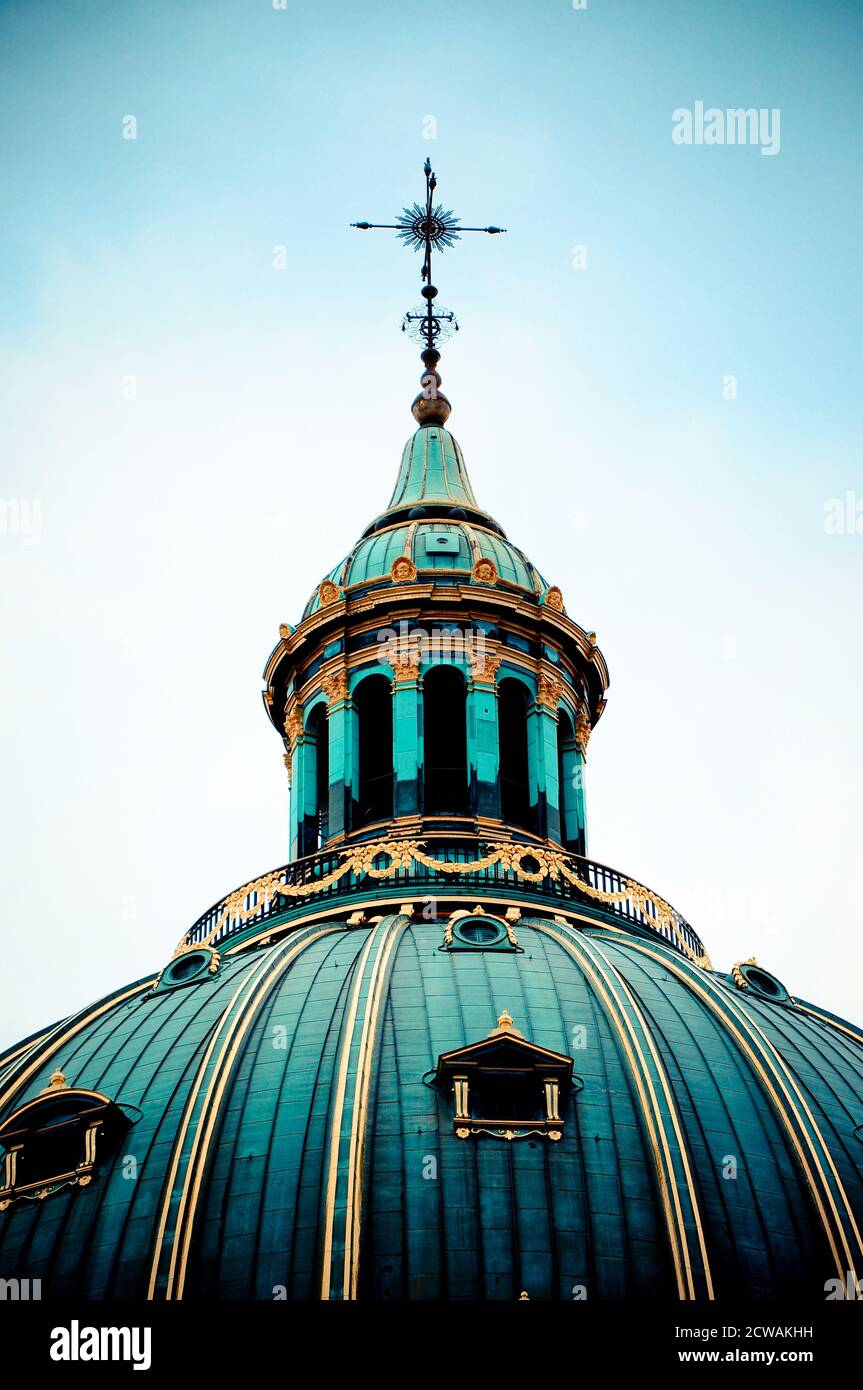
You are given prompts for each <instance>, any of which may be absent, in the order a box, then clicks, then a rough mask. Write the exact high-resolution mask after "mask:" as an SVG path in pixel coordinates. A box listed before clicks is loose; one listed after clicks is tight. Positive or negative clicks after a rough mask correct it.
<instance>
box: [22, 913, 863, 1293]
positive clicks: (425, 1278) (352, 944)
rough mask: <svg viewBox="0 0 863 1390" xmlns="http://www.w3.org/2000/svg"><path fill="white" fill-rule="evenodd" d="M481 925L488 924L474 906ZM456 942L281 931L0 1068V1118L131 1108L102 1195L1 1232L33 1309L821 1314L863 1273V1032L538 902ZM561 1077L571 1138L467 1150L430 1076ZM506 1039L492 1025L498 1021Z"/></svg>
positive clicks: (331, 929)
mask: <svg viewBox="0 0 863 1390" xmlns="http://www.w3.org/2000/svg"><path fill="white" fill-rule="evenodd" d="M492 910H493V905H491V904H490V905H489V911H492ZM514 936H515V938H516V941H517V948H516V947H513V949H509V950H500V949H488V950H483V949H481V948H478V949H476V950H464V949H462V950H448V949H446V939H445V938H446V921H445V919H442V920H425V919H422V918H421V917H420V916H419V914H407V913H401V912H393V911H391V912H388V913H385V914H384V915H382V916H380V917H378V918H373V919H372V920H370V921H368V922H365V923H362V924H359V925H355V926H348V925H347V919H346V917H342V918H334V919H321V920H320V921H315V922H312V923H306V924H304V925H303V926H302V927H299V928H292V929H287V930H285V931H284V932H283V934H281V935H279V934H278V933H277V932H276V931H275V930H273V931H272V933H271V936H270V938H269V939H268V940H266V941H265V942H261V941H256V940H255V939H254V937H252V938H251V939H249V940H247V942H246V943H243V942H240V943H238V944H237V945H236V947H234V948H233V953H232V949H231V948H230V943H227V945H226V948H225V949H224V950H223V953H222V956H221V959H220V961H219V965H218V970H217V971H216V972H215V973H208V974H207V976H206V977H204V978H197V979H196V980H195V981H194V982H193V983H192V984H190V985H188V986H186V987H183V988H176V989H172V990H168V991H165V992H158V991H157V992H154V991H153V989H152V984H153V981H152V980H148V981H144V982H141V983H140V984H139V985H138V986H137V987H134V986H133V987H130V989H131V991H132V992H128V991H120V992H119V994H118V995H117V996H115V997H114V998H113V1000H109V1001H103V1002H104V1003H105V1004H106V1007H102V1005H96V1006H93V1009H91V1010H89V1011H88V1010H84V1011H82V1013H81V1014H80V1015H76V1016H73V1017H72V1018H71V1019H70V1020H66V1021H65V1022H64V1023H61V1024H59V1025H57V1026H56V1027H55V1028H54V1029H53V1030H50V1031H49V1032H48V1033H47V1034H45V1035H43V1036H42V1037H40V1038H37V1039H35V1040H34V1041H33V1042H32V1043H31V1044H30V1045H29V1046H27V1047H24V1048H23V1050H22V1049H20V1048H19V1049H16V1050H14V1052H13V1053H11V1054H7V1055H6V1057H5V1058H3V1059H0V1065H2V1069H3V1070H2V1086H0V1097H2V1112H0V1119H2V1121H3V1122H4V1123H5V1121H6V1119H7V1118H8V1116H9V1115H10V1114H13V1113H14V1112H16V1111H17V1110H18V1109H19V1108H20V1107H21V1106H22V1105H23V1104H24V1103H25V1102H26V1101H28V1100H30V1099H32V1098H34V1097H36V1096H37V1095H38V1094H39V1093H40V1092H41V1091H42V1090H43V1088H45V1087H47V1086H48V1085H49V1081H50V1078H51V1075H52V1073H53V1072H54V1071H55V1069H56V1068H60V1070H61V1071H62V1073H63V1076H64V1078H65V1084H66V1085H67V1086H69V1087H71V1088H75V1087H80V1088H84V1089H87V1090H91V1091H95V1092H99V1093H100V1094H102V1095H105V1096H107V1097H109V1098H110V1099H112V1100H114V1101H116V1102H117V1103H123V1104H125V1105H127V1106H128V1107H129V1114H130V1115H137V1116H138V1118H137V1119H136V1121H135V1122H134V1123H132V1124H131V1126H130V1128H129V1129H128V1131H127V1133H126V1134H125V1135H124V1136H123V1139H122V1141H121V1143H120V1146H119V1147H118V1148H117V1149H116V1151H114V1152H112V1153H109V1154H107V1155H105V1156H104V1157H103V1158H102V1159H101V1160H98V1161H97V1164H96V1169H95V1173H94V1175H93V1178H92V1181H90V1182H89V1184H88V1185H86V1186H84V1187H65V1188H61V1189H59V1190H56V1191H53V1192H51V1193H49V1195H47V1196H45V1197H42V1198H39V1197H32V1198H31V1197H26V1196H22V1197H20V1198H19V1199H17V1200H14V1201H12V1202H11V1203H10V1204H9V1205H8V1206H7V1207H6V1209H5V1210H4V1211H2V1213H0V1269H2V1270H3V1272H4V1275H5V1277H7V1278H8V1277H16V1276H17V1277H22V1278H23V1277H27V1278H30V1279H41V1280H42V1287H43V1297H46V1298H56V1297H62V1296H65V1295H69V1294H83V1295H84V1296H86V1297H88V1298H93V1299H101V1298H133V1297H142V1296H149V1297H153V1298H156V1299H163V1298H172V1299H177V1298H183V1299H185V1300H195V1299H199V1298H207V1299H213V1298H245V1299H273V1298H282V1297H287V1298H291V1299H320V1298H325V1299H344V1298H359V1299H405V1298H416V1299H480V1300H483V1299H504V1300H511V1299H517V1298H518V1297H519V1296H520V1294H521V1293H522V1291H524V1292H526V1293H527V1294H528V1295H529V1297H530V1298H531V1299H562V1300H569V1299H572V1298H587V1299H588V1300H589V1299H591V1298H603V1299H624V1298H631V1297H635V1298H659V1299H668V1300H673V1301H676V1300H681V1299H682V1300H688V1299H698V1300H704V1299H708V1298H710V1297H718V1298H731V1297H734V1296H736V1295H752V1296H756V1297H775V1296H778V1295H785V1294H795V1293H797V1294H806V1295H807V1296H812V1297H822V1298H823V1297H824V1292H823V1290H824V1285H825V1282H826V1281H827V1280H829V1279H830V1278H831V1277H837V1270H838V1268H839V1267H840V1266H845V1265H847V1266H848V1267H849V1268H853V1269H858V1268H859V1266H860V1259H861V1251H860V1238H859V1226H860V1223H861V1217H863V1144H861V1142H860V1139H859V1137H858V1136H859V1134H860V1132H861V1131H860V1122H861V1120H863V1041H861V1036H860V1034H859V1032H858V1031H857V1030H855V1029H853V1028H852V1027H851V1026H850V1025H847V1024H843V1023H842V1021H841V1020H835V1019H833V1018H831V1017H830V1016H829V1015H826V1014H824V1013H823V1012H820V1011H816V1010H812V1009H811V1008H810V1007H809V1006H806V1005H803V1004H801V1003H799V1002H795V1001H794V1000H792V1001H791V1002H790V1003H787V1004H786V1003H782V1004H778V1003H772V1002H770V1001H768V1000H766V999H764V998H761V997H756V995H755V994H754V993H753V991H752V990H751V989H741V988H740V987H739V986H738V984H737V983H736V982H735V980H734V978H732V977H731V976H728V975H725V974H721V973H719V972H715V971H711V970H708V969H705V968H703V967H702V966H699V965H696V964H694V963H693V962H691V961H690V960H688V959H687V958H686V957H685V956H684V955H683V954H682V953H681V952H679V951H677V950H675V949H674V947H673V946H670V945H668V944H667V943H664V942H661V941H658V940H657V941H653V940H651V939H649V934H648V933H641V934H638V933H627V932H624V931H622V930H621V929H620V927H619V926H618V925H615V924H613V923H612V922H611V920H609V921H608V922H607V923H604V922H603V921H602V920H601V919H600V918H596V919H594V920H589V919H587V918H584V919H582V920H581V921H577V920H576V919H575V917H573V918H572V920H569V921H564V920H563V919H562V918H561V917H560V916H559V915H558V916H555V915H554V914H553V913H552V912H551V911H549V912H548V913H545V912H543V911H540V910H537V911H536V912H534V913H533V914H532V915H530V916H528V915H525V916H523V917H521V918H520V919H519V920H517V921H516V922H515V923H514ZM502 1017H503V1018H504V1020H506V1018H507V1017H509V1018H510V1019H511V1020H512V1032H513V1036H517V1037H519V1038H520V1039H523V1041H524V1042H525V1043H529V1044H533V1045H536V1047H538V1048H542V1049H548V1050H550V1051H553V1052H555V1053H561V1054H565V1055H566V1056H569V1057H571V1058H572V1063H573V1072H574V1082H573V1086H572V1089H571V1091H570V1092H568V1094H567V1095H566V1097H565V1100H564V1101H563V1104H562V1108H561V1112H560V1138H559V1139H558V1140H556V1141H552V1140H550V1139H549V1138H548V1137H547V1136H546V1135H543V1134H537V1133H534V1134H528V1135H526V1136H525V1137H521V1138H515V1139H507V1138H501V1137H497V1136H496V1135H494V1134H492V1133H489V1132H480V1133H476V1134H470V1135H469V1137H467V1138H461V1137H459V1133H458V1129H459V1126H458V1122H457V1117H456V1115H455V1112H454V1098H453V1095H452V1093H450V1092H448V1091H447V1089H446V1088H440V1087H437V1086H435V1084H434V1074H435V1068H436V1064H437V1060H438V1058H439V1057H440V1056H441V1055H443V1054H447V1053H449V1052H452V1051H453V1050H454V1049H459V1048H463V1047H464V1046H466V1045H468V1044H471V1043H475V1042H477V1041H478V1040H480V1039H484V1038H486V1037H487V1036H488V1035H489V1034H490V1033H494V1030H495V1029H496V1027H497V1026H498V1025H499V1021H500V1019H501V1018H502ZM504 1027H505V1029H506V1028H508V1027H509V1024H506V1023H505V1024H504Z"/></svg>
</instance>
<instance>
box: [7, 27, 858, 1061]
mask: <svg viewBox="0 0 863 1390" xmlns="http://www.w3.org/2000/svg"><path fill="white" fill-rule="evenodd" d="M861 31H863V8H861V6H860V5H858V4H856V3H855V4H851V3H847V4H842V3H830V0H821V3H819V4H818V5H817V6H816V5H813V4H810V3H804V2H803V0H782V3H779V2H778V0H775V2H772V3H771V0H763V2H762V3H759V4H757V5H755V4H751V3H722V4H720V3H718V0H717V3H711V4H707V3H698V4H697V5H693V4H692V3H691V0H690V2H689V3H684V0H680V3H674V0H666V2H665V3H657V4H653V5H644V4H638V3H634V0H631V2H630V3H603V0H589V4H588V8H587V10H586V11H582V12H577V11H574V10H573V8H572V5H571V3H570V0H523V2H520V3H513V2H512V0H508V2H507V3H481V2H480V0H472V3H470V4H466V3H464V0H462V3H452V0H443V3H439V4H437V5H436V6H435V7H434V8H417V7H411V6H405V5H404V4H397V3H380V0H378V2H377V3H367V4H364V5H356V4H351V3H313V0H287V9H286V10H285V11H274V10H273V9H272V5H271V3H270V0H232V2H231V3H217V2H216V3H194V2H193V3H183V4H179V3H178V4H168V3H165V0H147V3H143V0H142V2H141V3H123V2H122V0H115V2H114V3H107V0H106V3H99V4H87V3H75V0H69V3H66V4H64V5H63V6H45V5H35V4H33V3H22V4H15V3H8V0H5V3H2V4H0V76H2V82H0V116H2V119H0V172H2V179H3V187H4V190H5V192H6V195H7V197H6V200H5V202H6V209H5V211H4V217H3V219H2V223H0V267H2V271H0V367H2V376H3V387H2V398H0V428H2V440H3V443H2V478H0V496H2V497H3V498H5V499H25V500H26V499H36V500H37V501H38V502H39V505H40V507H41V517H42V521H41V533H40V535H39V537H38V543H36V544H32V545H31V544H26V543H25V542H26V540H27V538H26V537H23V536H21V535H17V536H16V535H12V534H5V535H0V570H2V610H0V611H2V630H3V656H2V661H3V675H4V688H5V692H6V699H5V718H4V722H3V734H4V750H3V768H4V777H3V789H4V794H3V798H2V808H0V816H2V844H3V860H4V865H3V869H4V872H3V903H4V909H5V910H4V918H5V922H6V948H5V959H4V971H3V975H2V979H0V1019H2V1023H0V1042H2V1041H6V1040H11V1039H13V1038H14V1037H15V1036H19V1035H23V1034H24V1033H25V1032H27V1031H30V1030H31V1029H34V1028H36V1027H37V1026H39V1025H40V1024H42V1023H44V1022H47V1021H49V1020H51V1019H53V1018H55V1017H57V1016H59V1015H61V1014H63V1013H65V1012H68V1011H69V1010H70V1009H72V1008H73V1007H76V1006H78V1005H80V1004H82V1003H84V1002H86V1000H87V999H88V998H91V997H94V996H95V995H97V994H99V993H101V992H103V991H104V990H107V989H109V988H112V987H114V986H116V985H119V984H120V983H121V982H122V981H124V980H125V979H128V978H133V977H135V976H138V975H140V974H143V973H144V972H145V971H147V970H150V969H155V968H158V967H159V966H160V965H161V964H162V963H163V962H164V961H165V960H166V959H167V957H168V956H169V955H170V953H171V951H172V950H173V947H174V945H175V943H176V941H177V939H178V938H179V936H180V935H181V933H182V931H183V930H184V929H185V927H186V926H187V925H188V924H189V923H190V922H191V921H192V920H193V919H194V917H196V916H197V915H198V913H199V912H200V911H202V910H203V909H204V908H205V907H206V906H208V905H209V903H210V902H211V901H213V900H214V899H215V898H216V897H218V896H220V895H221V894H222V893H223V892H225V891H227V890H228V889H230V888H232V887H234V886H236V885H237V884H239V883H241V882H243V881H245V880H247V879H249V878H251V877H253V876H255V875H256V874H257V873H259V872H261V871H263V870H264V869H266V868H269V867H272V866H274V865H276V864H279V863H281V862H283V861H284V859H285V858H286V857H287V787H286V781H285V774H284V769H283V767H282V762H281V748H280V745H279V741H278V739H277V738H276V737H275V735H274V734H273V732H272V730H271V729H270V727H269V725H268V724H267V722H266V720H265V718H264V716H263V713H262V711H261V709H260V697H259V694H258V691H259V689H260V680H259V676H260V671H261V669H262V666H263V662H264V659H265V657H266V655H267V653H268V652H269V650H270V649H271V647H272V645H273V642H274V640H275V636H276V633H277V629H278V624H279V622H281V621H285V620H287V621H296V619H297V618H298V616H299V614H300V611H301V608H302V604H303V602H304V600H305V598H306V596H307V594H308V592H309V591H310V590H311V589H312V587H313V586H314V584H315V583H316V582H317V580H318V579H319V578H320V576H321V574H323V573H324V572H325V571H326V570H328V569H329V568H330V567H331V566H332V565H333V564H334V563H335V561H336V560H337V559H338V558H339V556H340V555H341V554H343V553H344V552H345V551H346V550H347V549H348V547H349V546H350V544H351V543H352V541H353V540H354V538H355V537H356V535H357V534H358V533H359V531H360V530H361V529H362V527H363V525H364V524H365V522H366V521H367V519H368V518H369V517H370V516H371V515H372V514H373V513H374V512H375V511H377V510H379V508H380V507H381V506H382V505H383V504H385V502H386V500H387V497H388V495H389V490H390V488H391V486H392V481H393V479H394V476H395V471H396V467H397V463H398V457H399V452H400V449H401V446H402V444H403V442H404V439H405V437H406V436H407V434H408V433H409V432H410V429H411V428H412V421H411V418H410V416H409V413H408V405H409V402H410V399H411V398H412V396H413V394H414V392H415V390H416V383H417V377H418V370H419V360H418V357H417V355H416V350H415V349H414V348H413V347H412V346H411V345H409V344H408V343H406V342H405V340H404V339H403V337H402V336H401V334H400V333H399V332H398V325H399V322H400V318H401V314H402V311H403V310H404V309H405V308H407V307H409V306H411V305H412V304H414V303H416V300H417V289H418V273H419V261H418V258H416V257H414V256H412V254H411V253H410V252H407V251H405V250H404V249H402V248H401V246H400V245H399V244H398V243H396V242H395V241H394V240H390V238H389V237H388V236H387V235H386V234H384V233H359V232H355V231H351V230H349V227H348V224H349V223H350V222H351V221H352V220H354V219H356V218H370V219H373V220H382V221H391V220H392V217H393V214H394V213H395V212H397V211H398V209H399V207H400V206H401V204H402V203H403V202H410V201H413V200H414V199H415V198H418V197H419V196H420V194H421V191H422V173H421V169H422V163H423V160H424V159H425V157H426V155H429V156H430V157H431V159H432V161H433V163H434V165H435V167H436V169H437V171H438V174H439V179H440V196H441V199H442V200H443V201H444V202H445V204H446V205H447V206H451V207H453V208H454V209H455V210H456V212H458V213H459V214H461V216H462V217H463V219H464V221H465V222H469V223H477V222H481V223H485V222H487V221H496V222H499V223H501V224H502V225H504V226H506V227H508V228H509V233H508V235H507V236H506V237H501V238H495V239H491V238H471V239H470V240H468V239H465V241H464V242H463V243H462V244H461V245H459V246H458V247H457V248H456V249H455V250H454V251H453V252H451V253H448V254H447V255H446V257H445V258H444V259H443V261H442V262H441V263H440V268H439V270H438V271H437V272H436V278H437V282H438V284H439V286H440V289H441V299H442V301H443V302H444V303H447V304H451V305H452V306H454V307H455V308H456V309H457V310H458V312H459V316H460V320H461V323H462V330H463V331H462V332H461V333H460V334H459V336H458V338H457V340H456V341H455V343H454V344H452V346H451V347H449V348H448V349H447V350H446V352H445V355H444V359H443V362H442V372H443V376H444V384H445V389H446V391H447V393H448V395H449V396H450V398H451V400H452V401H453V406H454V410H453V416H452V420H451V427H452V430H453V432H454V434H455V435H456V437H457V438H458V439H459V440H460V442H461V443H462V445H463V447H464V450H465V453H466V456H467V461H468V466H469V469H470V473H471V477H472V480H473V483H474V487H475V489H476V490H477V492H478V494H479V497H480V500H481V502H482V504H483V505H484V506H485V507H487V508H488V510H490V511H491V512H493V513H494V514H495V515H497V516H498V517H499V519H500V520H501V521H502V522H503V524H504V525H505V526H506V527H507V530H508V532H509V534H510V536H511V538H512V539H513V540H514V541H515V542H516V543H517V544H519V545H521V546H522V547H523V548H524V549H525V550H526V551H527V552H528V554H529V555H530V556H531V557H532V558H533V559H534V560H535V562H536V564H537V565H538V566H539V568H540V569H541V570H542V572H543V573H544V574H546V575H547V577H548V578H549V580H550V581H551V582H555V583H559V584H560V586H561V587H562V589H563V591H564V595H565V598H566V600H567V604H568V607H569V609H570V611H571V612H572V614H573V616H574V617H575V618H576V619H577V620H578V621H580V622H582V623H583V624H584V625H585V626H587V627H594V628H596V630H597V632H598V634H599V640H600V644H601V646H602V648H603V650H604V652H605V655H606V657H607V660H608V662H609V666H610V669H611V676H612V686H611V691H610V696H609V704H608V709H607V712H606V714H605V716H604V718H603V720H602V724H601V726H600V728H599V729H598V730H597V731H596V734H595V735H594V738H593V741H592V743H591V748H590V762H589V773H588V778H589V780H588V815H589V828H590V834H591V841H590V848H591V852H592V853H593V854H594V855H595V856H596V857H597V858H601V859H604V860H605V861H607V862H609V863H611V864H613V865H615V866H616V867H618V868H621V869H623V870H625V871H626V872H628V873H631V874H633V875H635V876H637V877H640V878H642V879H643V880H644V881H645V882H647V883H648V884H650V885H651V886H652V887H654V888H655V889H656V890H657V891H658V892H660V893H662V894H663V895H664V896H665V897H667V898H668V899H669V900H670V901H671V902H673V903H674V904H675V905H676V906H678V907H679V908H680V909H681V911H683V912H684V913H685V914H686V915H687V916H688V917H689V918H690V920H691V921H692V922H693V924H694V925H695V926H696V928H697V929H698V930H699V932H700V933H701V934H702V936H704V937H705V939H706V940H707V943H708V945H709V946H710V948H711V950H712V953H713V956H714V959H715V960H716V962H717V964H719V965H722V966H724V967H728V966H729V965H730V964H731V962H732V961H734V960H737V959H740V958H741V957H747V956H749V955H751V954H753V953H754V954H756V955H757V957H758V959H759V960H760V961H761V962H762V963H763V964H764V965H765V966H766V967H767V968H768V969H771V970H773V971H774V972H775V973H776V974H777V975H779V977H780V978H781V979H783V980H784V982H785V983H786V985H787V986H788V988H789V989H790V990H791V992H792V993H799V994H802V995H804V996H806V995H808V996H809V997H810V998H813V997H814V998H815V999H816V1000H818V1001H820V1002H821V1003H823V1004H825V1005H826V1006H828V1007H833V1008H836V1009H837V1010H839V1011H840V1012H845V1013H846V1014H849V1015H851V1016H854V1017H856V1018H857V1019H858V1020H859V1019H860V1018H861V1016H863V998H861V993H863V991H861V990H860V986H859V978H860V971H861V965H863V951H861V945H860V936H861V932H860V928H861V910H860V890H861V879H863V859H861V850H860V821H861V814H860V788H861V785H863V739H861V732H860V726H859V716H858V709H859V704H860V688H861V680H863V659H861V652H860V597H861V566H863V534H861V535H845V536H830V535H827V534H825V530H824V524H823V521H824V506H825V503H826V502H827V501H828V500H829V499H830V498H833V497H844V496H845V494H846V493H847V492H848V491H849V490H851V491H854V492H855V496H856V497H857V498H859V499H860V501H861V503H863V466H861V451H860V436H861V431H860V409H859V400H860V386H859V378H860V365H861V364H860V350H859V336H860V329H859V324H860V308H861V305H860V276H859V270H858V264H857V262H858V258H859V249H858V248H859V242H860V224H861V209H860V201H861V199H860V186H861V180H860V172H861V171H860V154H859V144H858V139H859V130H860V127H861V119H860V118H861V101H860V91H859V85H860V84H859V73H860V63H861ZM696 100H703V101H704V102H705V104H707V105H714V106H717V107H720V108H726V107H737V106H743V107H749V106H754V107H758V108H761V107H767V108H774V107H777V108H779V110H780V112H781V150H780V153H779V154H778V155H777V156H776V157H773V158H765V157H763V156H762V155H761V154H760V151H759V150H758V149H757V148H750V147H743V148H740V147H706V146H701V147H695V146H693V147H688V148H686V147H678V146H676V145H675V144H673V143H672V140H671V128H672V121H671V116H672V111H674V110H675V109H676V108H678V107H681V106H692V104H693V103H694V102H695V101H696ZM127 115H134V116H135V117H136V119H137V122H138V138H137V140H135V141H130V140H123V139H122V138H121V130H122V121H123V118H124V117H125V116H127ZM426 116H434V117H435V118H436V120H437V138H436V139H434V140H426V139H423V120H424V117H426ZM280 244H284V245H285V246H286V247H287V269H285V270H284V271H277V270H274V269H273V268H272V251H273V247H274V246H275V245H280ZM575 245H584V246H586V248H587V268H586V269H585V270H575V269H573V266H572V248H573V247H574V246H575ZM727 374H733V375H734V376H735V377H736V378H737V381H738V396H737V399H736V400H733V401H731V400H726V399H724V398H723V390H722V384H723V377H724V376H726V375H727ZM130 377H134V378H135V386H136V392H137V394H136V398H135V399H134V400H129V399H126V395H127V394H128V391H126V392H125V393H124V384H127V379H128V378H130ZM7 530H8V528H7ZM22 981H23V983H22Z"/></svg>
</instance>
